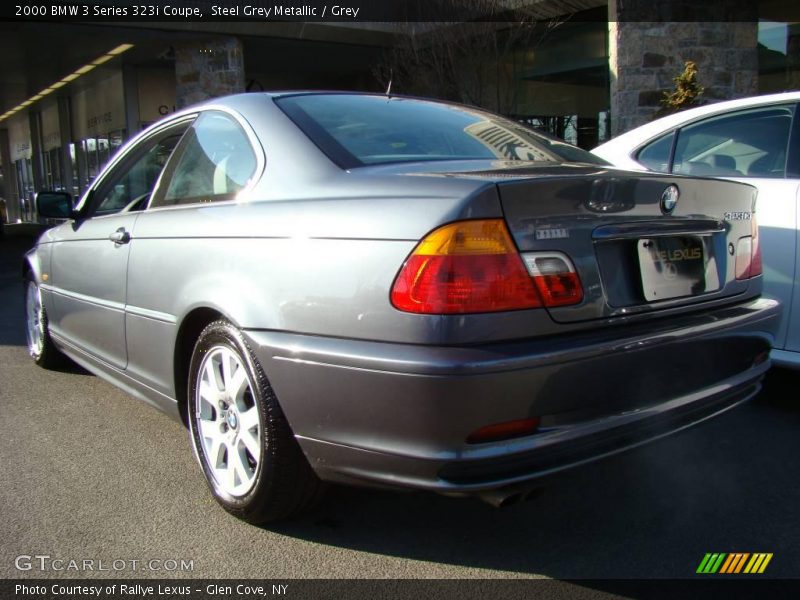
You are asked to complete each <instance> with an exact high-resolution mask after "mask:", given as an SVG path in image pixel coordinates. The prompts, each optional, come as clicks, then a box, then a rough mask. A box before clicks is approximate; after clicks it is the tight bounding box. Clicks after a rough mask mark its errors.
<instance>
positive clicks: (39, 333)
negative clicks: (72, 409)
mask: <svg viewBox="0 0 800 600" xmlns="http://www.w3.org/2000/svg"><path fill="white" fill-rule="evenodd" d="M25 325H26V327H25V334H26V335H25V337H26V340H27V342H28V354H30V356H31V358H32V359H33V361H34V362H35V363H36V364H37V365H39V366H40V367H44V368H45V369H55V368H57V367H60V366H62V365H63V364H64V362H65V357H64V355H63V354H62V353H61V352H60V351H59V349H58V348H56V346H55V344H54V343H53V340H52V338H51V337H50V328H49V327H48V321H47V311H46V310H45V308H44V305H43V304H42V293H41V291H40V290H39V285H38V284H37V283H36V281H35V280H34V279H33V277H32V276H31V275H30V274H29V275H28V276H27V277H26V278H25Z"/></svg>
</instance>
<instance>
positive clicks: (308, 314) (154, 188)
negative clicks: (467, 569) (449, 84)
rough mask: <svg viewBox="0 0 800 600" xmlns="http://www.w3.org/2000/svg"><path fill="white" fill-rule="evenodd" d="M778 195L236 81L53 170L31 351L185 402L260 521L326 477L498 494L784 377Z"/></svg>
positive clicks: (226, 496) (213, 460) (521, 130)
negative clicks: (87, 163) (775, 242)
mask: <svg viewBox="0 0 800 600" xmlns="http://www.w3.org/2000/svg"><path fill="white" fill-rule="evenodd" d="M755 202H756V198H755V192H754V189H753V188H752V187H750V186H748V185H744V184H741V183H735V182H726V181H713V180H705V179H695V178H686V177H675V176H665V175H657V174H647V173H629V172H626V171H620V170H614V169H611V168H609V167H606V166H605V164H604V163H602V162H601V161H600V159H597V158H594V157H592V155H590V154H588V153H585V152H583V151H581V150H579V149H577V148H575V147H573V146H570V145H567V144H565V143H562V142H559V141H557V140H554V139H551V138H549V137H546V136H543V135H541V134H539V133H535V132H533V131H531V130H529V129H527V128H525V127H523V126H521V125H519V124H517V123H515V122H513V121H508V120H505V119H502V118H500V117H497V116H495V115H491V114H488V113H485V112H481V111H479V110H476V109H472V108H468V107H464V106H459V105H453V104H445V103H439V102H432V101H425V100H420V99H412V98H401V97H387V96H381V95H367V94H349V93H341V94H339V93H284V94H249V95H241V96H232V97H229V98H224V99H220V100H216V101H213V102H211V103H209V104H206V105H202V106H198V107H194V108H192V109H189V110H187V111H184V112H181V113H178V114H175V115H173V116H171V117H170V118H168V119H166V120H164V121H162V122H161V123H158V124H156V125H155V126H153V127H151V128H149V129H148V130H147V131H145V132H143V133H142V134H141V135H139V136H138V137H137V138H136V139H134V140H133V141H131V142H130V143H129V144H128V145H127V146H126V147H125V148H124V149H123V150H122V151H121V152H120V153H119V154H118V155H117V156H116V157H115V158H114V159H113V160H112V161H111V162H110V164H109V165H108V166H107V167H106V168H105V170H104V171H103V172H102V173H101V174H100V175H99V176H98V177H97V179H96V180H95V182H94V183H93V184H92V186H91V188H90V189H89V190H88V192H87V193H86V194H84V196H83V197H82V198H81V199H80V201H79V202H78V203H77V205H76V206H75V207H74V208H73V207H72V205H71V199H70V198H69V197H68V196H67V195H66V194H61V193H55V192H48V193H41V194H40V195H39V197H38V209H39V212H40V214H41V215H42V216H43V217H59V216H61V217H66V218H67V220H66V221H65V222H64V223H63V224H61V225H60V226H58V227H55V228H53V229H51V230H49V231H47V232H46V233H44V234H43V236H42V237H41V239H40V240H39V241H38V243H37V245H36V247H35V248H34V249H33V250H32V251H31V252H30V253H29V254H28V255H27V257H26V262H25V265H24V275H25V278H26V286H25V290H26V306H27V327H28V338H29V347H30V352H31V355H32V356H33V358H34V359H35V360H36V361H37V362H38V363H40V364H42V365H45V366H49V365H51V364H53V363H54V362H55V361H56V360H58V359H59V358H60V355H61V353H63V354H66V355H68V356H69V357H71V358H72V359H74V360H75V361H77V362H78V363H80V364H81V365H83V366H85V367H86V368H87V369H89V370H91V371H93V372H94V373H97V374H98V375H100V376H102V377H105V378H107V379H108V380H110V381H112V382H113V383H115V384H117V385H119V386H120V387H122V388H123V389H125V390H127V391H128V392H130V393H131V394H133V395H134V396H137V397H139V398H142V399H144V400H146V401H147V402H149V403H151V404H154V405H156V406H157V407H159V408H161V409H163V410H164V411H166V412H168V413H170V414H171V415H173V416H174V417H176V418H180V419H183V420H184V421H185V422H186V423H187V425H188V427H189V429H190V432H191V440H192V444H193V446H194V451H195V453H196V455H197V458H198V461H199V463H200V465H201V466H202V469H203V473H204V474H205V477H206V479H207V480H208V483H209V486H210V488H211V490H212V493H213V494H214V496H215V497H216V499H217V500H218V501H219V502H220V503H221V504H222V505H223V506H224V507H225V508H226V509H227V510H229V511H230V512H232V513H234V514H236V515H238V516H239V517H241V518H243V519H246V520H248V521H251V522H262V521H266V520H269V519H276V518H280V517H284V516H287V515H290V514H292V513H295V512H297V511H299V510H301V509H303V508H305V507H307V506H308V505H309V504H310V503H311V502H312V501H313V500H314V499H315V498H316V497H317V496H318V495H319V490H320V489H321V486H322V483H323V482H325V481H335V482H345V483H355V484H361V485H377V486H388V487H394V488H416V489H426V490H432V491H436V492H441V493H445V494H453V495H465V494H466V495H478V496H482V497H484V498H485V499H489V500H493V501H495V503H497V502H499V501H501V500H502V499H504V498H513V497H518V495H520V494H524V493H526V492H527V490H529V489H530V488H531V486H532V485H533V484H534V482H536V480H537V478H538V477H541V476H542V475H545V474H549V473H552V472H555V471H558V470H560V469H563V468H565V467H569V466H572V465H576V464H579V463H583V462H586V461H588V460H591V459H595V458H598V457H601V456H605V455H608V454H610V453H613V452H616V451H619V450H622V449H625V448H630V447H632V446H635V445H637V444H640V443H642V442H644V441H648V440H652V439H655V438H657V437H659V436H661V435H664V434H666V433H669V432H674V431H676V430H678V429H681V428H683V427H685V426H688V425H690V424H693V423H697V422H699V421H701V420H704V419H706V418H708V417H711V416H713V415H716V414H719V413H721V412H723V411H725V410H726V409H728V408H730V407H732V406H734V405H736V404H738V403H739V402H741V401H743V400H745V399H747V398H749V397H750V396H752V395H753V394H755V393H756V392H757V391H758V389H759V385H760V384H759V381H760V378H761V376H762V375H763V374H764V372H765V370H766V369H767V367H768V366H769V360H768V352H769V349H770V343H771V341H772V340H771V336H770V334H769V333H767V332H768V331H769V330H770V329H771V327H772V326H773V325H774V322H775V319H776V318H777V317H778V316H779V307H778V305H777V304H776V303H775V302H774V301H772V300H767V299H760V298H759V294H760V290H761V256H760V252H759V249H758V248H759V247H758V230H757V227H756V224H755V223H756V221H755V218H754V216H755V215H754V211H755Z"/></svg>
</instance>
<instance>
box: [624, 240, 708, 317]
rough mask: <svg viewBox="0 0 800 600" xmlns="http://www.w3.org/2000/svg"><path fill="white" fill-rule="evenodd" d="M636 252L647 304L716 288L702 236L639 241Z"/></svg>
mask: <svg viewBox="0 0 800 600" xmlns="http://www.w3.org/2000/svg"><path fill="white" fill-rule="evenodd" d="M636 248H637V255H638V259H639V274H640V278H641V284H642V292H643V294H644V299H645V300H646V301H647V302H661V301H664V300H673V299H675V298H686V297H692V296H698V295H700V294H704V293H706V292H710V291H714V290H716V289H718V288H719V278H718V276H717V273H716V264H715V263H714V261H713V257H710V256H709V255H710V254H711V247H710V244H706V243H705V241H704V239H703V237H702V236H690V235H685V236H665V237H652V238H640V239H639V240H638V241H637V243H636ZM710 259H712V260H710ZM710 267H713V268H710Z"/></svg>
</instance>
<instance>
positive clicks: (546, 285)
mask: <svg viewBox="0 0 800 600" xmlns="http://www.w3.org/2000/svg"><path fill="white" fill-rule="evenodd" d="M522 258H523V260H524V261H525V265H526V266H527V267H528V272H529V273H530V274H531V277H533V281H534V283H535V284H536V288H537V289H538V290H539V294H540V295H541V297H542V300H543V302H544V305H545V306H566V305H568V304H577V303H578V302H580V301H581V300H583V287H582V286H581V280H580V279H579V278H578V273H576V272H575V267H574V266H573V265H572V261H570V260H569V258H567V256H566V255H565V254H562V253H560V252H533V253H530V254H523V255H522Z"/></svg>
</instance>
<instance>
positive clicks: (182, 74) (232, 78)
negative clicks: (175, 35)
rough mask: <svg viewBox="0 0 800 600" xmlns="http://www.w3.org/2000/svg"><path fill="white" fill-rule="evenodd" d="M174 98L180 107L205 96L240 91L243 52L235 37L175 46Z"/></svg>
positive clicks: (203, 98)
mask: <svg viewBox="0 0 800 600" xmlns="http://www.w3.org/2000/svg"><path fill="white" fill-rule="evenodd" d="M175 79H176V88H177V89H176V100H177V106H178V108H179V109H180V108H184V107H186V106H190V105H192V104H196V103H198V102H202V101H203V100H207V99H209V98H216V97H218V96H226V95H228V94H237V93H240V92H244V87H245V80H244V55H243V52H242V44H241V42H240V41H239V40H238V39H236V38H220V39H212V40H207V41H202V42H183V43H179V44H176V46H175Z"/></svg>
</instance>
